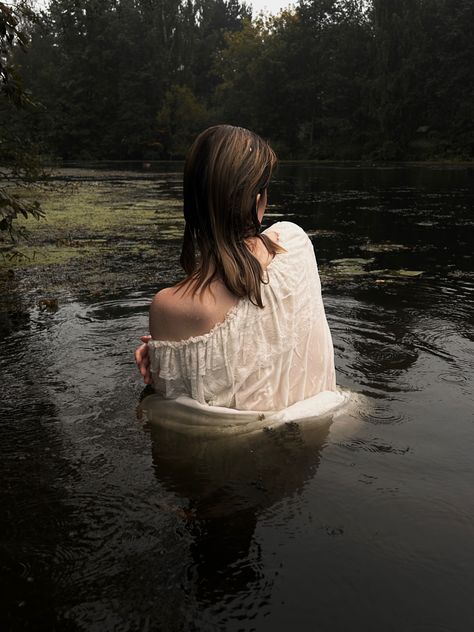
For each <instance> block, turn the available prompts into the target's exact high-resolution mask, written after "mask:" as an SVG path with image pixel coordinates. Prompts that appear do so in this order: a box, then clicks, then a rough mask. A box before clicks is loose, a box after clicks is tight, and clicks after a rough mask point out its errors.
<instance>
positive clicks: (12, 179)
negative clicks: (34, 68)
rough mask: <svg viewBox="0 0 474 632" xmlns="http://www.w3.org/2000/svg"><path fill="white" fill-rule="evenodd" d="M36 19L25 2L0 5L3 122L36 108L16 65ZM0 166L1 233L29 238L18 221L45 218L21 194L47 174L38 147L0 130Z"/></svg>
mask: <svg viewBox="0 0 474 632" xmlns="http://www.w3.org/2000/svg"><path fill="white" fill-rule="evenodd" d="M35 19H36V14H35V13H34V11H33V9H32V8H31V6H30V4H29V3H28V2H27V1H26V0H20V1H19V2H17V3H15V4H14V5H11V4H6V3H4V2H0V109H1V110H3V114H6V116H2V118H3V120H7V121H8V120H9V119H10V120H12V119H13V117H12V116H11V117H9V116H8V113H9V112H11V113H12V114H13V113H14V112H16V111H19V110H24V109H26V108H29V107H36V103H35V102H34V100H33V99H32V97H31V95H30V93H29V92H28V91H27V90H26V89H25V87H24V85H23V82H22V79H21V76H20V73H19V72H18V69H17V66H16V64H15V63H14V61H13V60H14V55H15V53H16V51H21V52H22V53H25V52H26V50H27V48H28V44H29V35H28V32H29V28H30V27H31V25H32V24H33V23H34V21H35ZM0 163H1V164H2V165H5V166H4V167H2V168H0V182H1V185H0V231H1V233H2V234H3V235H7V234H8V236H9V237H10V239H11V240H16V239H18V238H20V237H25V236H26V230H25V228H24V227H17V226H15V220H16V219H18V218H19V217H24V218H25V219H27V218H28V217H34V218H35V219H40V218H41V217H43V216H44V212H43V211H42V209H41V205H40V203H39V202H38V201H37V200H32V201H31V200H28V199H25V197H24V196H23V197H22V196H21V194H20V192H19V190H20V191H21V190H24V189H25V187H31V186H33V185H34V183H36V182H38V181H39V180H41V179H42V178H44V177H45V173H44V170H43V169H42V167H41V162H40V159H39V156H38V152H37V151H36V149H35V147H34V146H33V145H32V143H31V142H30V141H29V140H27V139H23V138H21V137H20V136H18V134H16V133H15V130H14V129H12V126H3V127H2V128H0ZM0 239H1V238H0ZM2 240H3V239H2Z"/></svg>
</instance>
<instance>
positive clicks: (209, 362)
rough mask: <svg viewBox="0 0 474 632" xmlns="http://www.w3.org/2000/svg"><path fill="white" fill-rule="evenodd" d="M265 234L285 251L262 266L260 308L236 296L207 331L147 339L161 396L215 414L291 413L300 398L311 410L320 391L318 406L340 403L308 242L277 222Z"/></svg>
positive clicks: (290, 225) (295, 230) (289, 226)
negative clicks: (274, 237)
mask: <svg viewBox="0 0 474 632" xmlns="http://www.w3.org/2000/svg"><path fill="white" fill-rule="evenodd" d="M269 231H275V232H277V233H278V235H279V244H280V245H281V246H283V248H284V249H285V252H282V253H278V254H276V255H275V257H274V258H273V260H272V261H271V262H270V264H269V265H268V267H267V269H266V273H265V274H266V282H265V283H264V284H263V285H262V300H263V305H264V308H263V309H261V308H259V307H257V306H255V305H253V304H252V303H251V302H250V301H249V300H248V299H247V298H244V299H241V300H239V302H238V303H237V304H236V305H235V306H234V307H233V308H232V309H231V310H230V311H229V312H228V313H227V315H226V317H225V319H224V320H223V322H221V323H218V324H217V325H215V327H213V329H212V330H211V331H209V332H208V333H205V334H203V335H200V336H196V337H192V338H188V339H186V340H181V341H178V342H176V341H166V340H151V341H150V342H149V343H148V347H149V355H150V360H151V371H152V374H153V380H154V385H155V390H156V392H157V393H158V394H160V396H161V397H162V398H165V399H167V400H169V399H174V400H177V401H179V402H181V404H183V403H184V405H186V402H187V403H188V404H190V406H191V408H194V409H200V410H206V409H209V407H211V408H214V411H215V412H218V411H219V416H220V417H222V416H223V415H224V416H225V412H226V411H227V412H228V413H229V414H231V415H232V413H239V412H240V413H243V412H244V411H262V412H267V413H269V412H275V411H280V412H281V411H284V410H285V409H290V410H291V409H292V408H293V409H295V405H296V409H297V410H299V409H300V408H301V403H302V402H303V408H304V410H306V414H308V413H311V411H313V412H314V414H317V412H318V411H317V400H318V397H317V396H318V395H319V394H323V393H324V394H325V395H324V396H323V397H322V398H321V397H319V400H320V401H322V400H324V401H325V402H326V404H325V405H326V408H327V406H328V401H329V402H330V403H331V402H332V403H333V404H337V403H340V401H341V400H340V398H341V395H340V393H339V392H338V391H337V389H336V380H335V370H334V352H333V345H332V339H331V334H330V331H329V327H328V324H327V320H326V315H325V312H324V306H323V301H322V296H321V283H320V279H319V274H318V268H317V264H316V258H315V255H314V249H313V245H312V243H311V241H310V239H309V238H308V236H307V235H306V233H305V232H304V231H303V230H302V229H301V228H300V227H299V226H297V225H296V224H294V223H292V222H277V223H276V224H274V225H273V226H271V227H270V228H268V229H267V231H266V232H269ZM329 407H330V405H329ZM300 412H301V411H300ZM235 416H236V415H234V417H235ZM290 416H291V415H290ZM237 417H238V414H237Z"/></svg>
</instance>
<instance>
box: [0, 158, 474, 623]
mask: <svg viewBox="0 0 474 632" xmlns="http://www.w3.org/2000/svg"><path fill="white" fill-rule="evenodd" d="M58 181H60V182H65V181H67V182H68V183H69V184H71V183H72V186H73V191H72V193H71V194H68V195H61V193H57V195H56V197H54V194H52V196H51V197H50V198H49V201H48V204H49V205H50V211H49V217H50V220H49V224H48V225H47V228H45V226H46V225H44V226H41V227H38V230H39V231H40V232H38V233H35V240H36V241H35V243H36V244H37V248H38V253H39V254H38V261H39V262H40V261H41V256H42V255H41V252H42V251H41V248H58V247H59V246H58V244H59V243H60V240H63V242H64V240H66V241H67V240H69V242H67V244H66V246H67V247H68V248H71V249H74V255H76V254H77V256H74V257H72V258H70V259H69V258H67V257H66V258H65V260H64V261H61V262H57V263H56V264H53V265H50V266H46V267H45V266H40V265H39V264H38V265H36V266H35V265H33V266H31V265H30V266H29V267H23V268H19V269H18V270H16V269H15V271H14V274H13V275H12V274H10V276H7V277H6V278H7V280H6V281H5V280H4V282H3V288H4V301H3V311H2V317H1V325H2V329H1V331H2V337H1V339H0V348H1V352H0V367H1V380H2V413H1V415H2V417H1V425H0V434H1V452H2V458H1V460H0V475H1V481H2V496H1V506H0V528H1V533H2V537H1V547H0V556H1V557H0V559H1V570H0V578H1V580H0V581H1V595H2V596H1V600H2V620H3V623H4V624H5V625H6V629H11V630H48V631H49V630H65V631H66V630H67V631H70V630H72V631H76V630H78V631H79V630H80V631H83V630H84V631H95V630H97V631H101V632H103V631H109V630H110V631H112V630H114V631H128V630H137V631H138V630H140V631H144V630H163V631H168V630H169V631H173V632H174V631H175V630H176V631H178V630H183V631H184V630H186V631H187V630H226V631H227V630H230V631H233V630H235V631H237V630H246V631H247V630H257V631H266V630H269V631H270V630H271V631H272V632H274V631H275V630H277V631H279V630H281V631H286V630H289V629H292V630H293V629H297V630H311V631H313V630H318V631H319V632H326V631H327V632H338V631H341V632H342V631H344V632H345V631H346V630H349V629H356V630H359V629H360V630H364V631H365V632H370V631H372V630H373V631H374V632H375V631H377V632H379V631H380V630H383V631H384V632H391V631H394V632H399V631H400V630H403V631H404V632H433V631H434V632H437V631H442V632H445V631H450V632H467V631H468V630H471V629H473V625H474V614H473V609H472V605H471V593H472V586H473V580H474V566H473V563H472V562H473V560H474V527H473V510H474V503H473V494H472V489H473V482H474V477H473V474H474V465H473V458H472V445H473V444H474V417H473V410H474V407H473V403H474V402H473V380H472V375H473V368H474V353H473V352H474V330H473V313H474V300H473V297H474V294H473V290H474V274H473V272H474V268H473V253H472V243H473V232H474V231H473V226H474V213H473V201H474V183H473V182H474V180H473V168H472V167H469V166H419V167H414V166H407V165H395V164H394V165H385V166H372V167H369V166H364V165H354V164H340V165H327V166H320V165H319V166H318V165H312V164H294V165H291V164H287V165H283V166H281V167H280V170H279V172H278V174H277V176H276V178H275V182H274V184H273V186H272V188H271V190H270V207H269V209H268V213H267V216H266V220H265V221H266V226H268V225H270V224H271V223H272V222H274V221H278V220H281V219H287V220H290V221H294V222H297V223H298V224H300V225H301V226H302V227H303V228H304V229H305V230H306V231H307V232H308V234H309V235H310V237H311V239H312V241H313V244H314V247H315V252H316V256H317V259H318V264H319V267H320V271H321V277H322V283H323V290H324V301H325V305H326V312H327V316H328V320H329V325H330V328H331V331H332V334H333V339H334V345H335V353H336V368H337V375H338V382H339V384H340V385H341V386H342V387H345V388H348V389H351V390H352V391H354V392H356V393H358V394H360V396H361V401H363V402H364V404H363V405H362V404H361V405H360V406H359V407H358V408H356V409H354V408H352V409H350V410H348V411H347V412H346V413H345V414H344V415H342V416H341V418H340V419H338V420H337V421H335V422H334V423H332V424H331V422H330V421H325V422H324V423H320V424H305V425H303V426H299V425H297V424H291V425H289V426H285V427H283V428H280V429H278V430H271V431H270V430H269V431H263V432H261V433H258V434H256V435H252V436H245V437H240V438H236V437H222V438H219V439H215V440H210V439H199V438H196V437H193V438H192V439H189V438H187V437H186V436H182V435H176V434H174V433H172V432H170V431H165V430H163V429H161V428H160V427H151V426H150V425H149V424H147V422H146V421H145V420H143V419H141V418H140V415H137V405H138V402H139V400H140V397H141V395H142V386H141V384H140V381H139V379H138V375H137V374H136V370H135V367H134V363H133V358H132V350H133V349H134V346H135V344H136V342H137V339H138V336H139V335H140V334H141V333H144V332H145V331H146V328H147V307H148V304H149V301H150V298H151V295H152V294H153V292H155V291H156V290H157V289H159V288H161V287H163V286H164V285H166V284H169V283H172V282H173V281H175V280H177V279H178V278H179V267H178V263H177V258H178V254H179V236H180V231H181V229H182V220H181V218H180V207H179V196H180V194H181V174H180V167H179V165H178V166H176V165H161V166H159V167H157V168H154V169H152V170H150V171H146V172H142V171H140V170H138V169H128V170H118V169H117V168H116V166H114V168H113V169H109V170H103V169H101V170H99V169H79V168H74V169H69V170H67V169H65V170H62V171H61V172H60V173H59V174H58ZM47 210H48V208H47ZM55 213H56V214H57V215H55ZM61 213H62V215H61ZM94 213H95V215H94ZM101 213H102V214H101ZM89 215H91V216H93V217H95V220H94V221H92V220H90V221H89V223H88V220H87V217H88V216H89ZM55 217H56V218H57V219H58V221H56V220H55ZM68 217H69V218H70V220H71V222H72V228H71V226H70V225H69V227H68V228H67V229H65V228H64V226H65V224H64V222H65V218H68ZM101 217H102V218H105V219H103V220H100V221H99V219H100V218H101ZM74 218H75V219H74ZM79 219H80V221H79ZM59 220H61V221H59ZM74 221H75V222H76V223H75V224H74ZM61 226H62V228H61ZM41 231H43V232H41ZM64 233H66V235H64ZM68 244H69V245H68ZM91 244H92V245H91ZM63 245H64V243H63ZM86 249H87V250H86ZM85 253H87V254H85ZM33 264H34V262H33ZM44 297H50V298H51V297H56V298H58V305H57V309H56V307H55V306H54V305H53V306H51V308H49V307H48V305H45V304H38V300H41V299H42V298H44Z"/></svg>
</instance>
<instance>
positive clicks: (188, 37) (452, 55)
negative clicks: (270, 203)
mask: <svg viewBox="0 0 474 632" xmlns="http://www.w3.org/2000/svg"><path fill="white" fill-rule="evenodd" d="M473 25H474V2H472V0H371V1H369V2H366V1H361V0H300V1H299V3H298V4H297V5H296V7H295V9H294V10H292V11H283V12H281V13H280V14H279V15H277V16H271V17H266V18H262V17H258V16H257V17H253V19H252V14H251V8H250V7H249V6H248V5H245V4H243V3H240V2H239V0H193V1H191V0H52V1H51V2H50V3H49V5H48V7H47V8H46V9H45V10H43V11H42V12H41V13H40V15H38V16H37V19H36V20H30V21H29V22H28V25H27V29H28V36H29V38H30V39H31V41H30V44H29V49H28V52H27V53H26V54H25V52H24V51H23V50H21V48H22V47H21V46H20V45H19V44H20V43H19V42H17V43H16V44H17V45H16V46H14V49H15V50H14V52H13V57H12V64H13V66H14V67H15V69H17V72H18V74H19V75H20V76H21V77H22V78H23V81H24V85H25V88H26V89H27V90H28V91H29V93H30V94H31V95H32V98H33V99H34V101H35V102H36V103H37V104H38V106H37V107H33V108H31V107H29V108H26V109H25V108H20V109H18V108H12V106H11V104H10V105H9V107H2V108H1V110H0V125H1V126H2V128H7V127H8V128H9V129H10V132H11V130H12V129H13V130H15V133H16V136H18V137H20V136H21V137H22V138H23V139H24V142H25V143H30V144H33V145H34V146H36V147H40V148H41V152H42V154H43V155H45V156H50V157H52V158H60V159H65V160H77V159H79V160H81V159H85V160H89V159H118V160H133V159H135V160H150V159H168V158H181V157H183V155H184V154H185V151H186V147H187V146H188V145H189V143H190V141H191V140H192V138H193V137H194V136H195V134H196V133H197V132H198V131H199V130H201V129H202V128H204V127H205V126H207V125H209V124H212V123H217V122H229V123H233V124H238V125H242V126H246V127H250V128H252V129H254V130H256V131H257V132H259V133H261V134H262V135H264V136H265V137H267V138H269V139H270V141H271V142H272V143H273V144H274V145H275V147H276V149H277V151H278V153H279V154H280V157H281V158H287V159H295V158H300V159H308V158H310V159H364V158H370V159H382V160H384V159H395V160H397V159H409V160H417V159H456V160H458V159H467V160H469V159H472V157H473V153H474V38H472V28H473ZM14 44H15V43H14ZM2 97H3V100H5V98H4V95H2ZM6 159H8V155H6V154H5V152H3V155H2V156H0V160H3V161H5V160H6Z"/></svg>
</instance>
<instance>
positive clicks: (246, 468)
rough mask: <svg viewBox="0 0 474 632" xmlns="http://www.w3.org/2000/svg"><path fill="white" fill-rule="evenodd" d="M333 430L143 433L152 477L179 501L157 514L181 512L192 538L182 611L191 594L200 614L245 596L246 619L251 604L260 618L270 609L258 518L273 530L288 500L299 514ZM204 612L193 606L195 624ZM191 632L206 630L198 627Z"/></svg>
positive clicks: (269, 572)
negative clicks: (205, 607)
mask: <svg viewBox="0 0 474 632" xmlns="http://www.w3.org/2000/svg"><path fill="white" fill-rule="evenodd" d="M330 422H331V417H327V418H325V420H324V421H322V420H321V421H320V422H319V423H317V424H314V423H312V422H311V421H308V422H303V423H300V424H296V423H294V424H284V425H282V426H280V427H278V428H276V429H273V430H268V431H263V432H258V433H248V434H244V435H239V436H234V435H232V436H226V435H222V434H220V435H213V437H212V438H211V439H209V438H208V437H205V438H203V437H200V436H193V438H192V440H190V438H189V436H188V435H186V434H184V435H183V434H180V433H176V432H174V431H170V430H168V429H167V428H166V427H163V426H162V425H161V424H151V425H150V426H149V427H148V428H149V430H150V431H151V439H152V453H153V463H154V471H155V475H156V477H157V478H158V480H159V481H160V483H161V485H162V486H163V488H164V490H166V492H168V493H170V494H173V496H172V498H174V500H175V502H176V499H180V502H179V504H178V505H177V506H176V507H173V506H166V504H164V505H163V506H162V507H161V509H162V510H164V511H168V512H176V513H177V515H178V517H179V516H180V515H181V514H182V513H183V509H184V511H185V516H183V517H184V522H183V524H184V525H185V527H186V531H187V533H188V534H189V535H190V536H191V541H190V553H191V556H192V564H191V565H190V568H192V571H193V572H189V570H188V571H187V572H185V573H183V574H184V575H185V577H186V580H185V582H186V584H185V589H186V590H185V592H186V603H187V605H186V608H189V607H190V606H189V595H190V594H193V595H194V597H195V598H196V600H197V602H198V604H200V605H201V606H202V605H206V604H209V603H219V604H225V603H227V605H228V604H229V601H230V600H231V597H232V596H233V595H238V594H240V595H246V594H247V595H248V599H245V600H244V601H245V608H246V615H247V616H248V611H247V609H248V608H249V607H250V604H251V603H255V604H259V605H258V609H259V611H260V609H261V601H262V600H267V603H268V600H269V597H270V594H271V591H272V586H273V582H274V581H275V577H276V575H277V574H278V571H276V569H275V567H274V566H273V565H272V564H271V563H270V564H269V565H267V564H266V562H265V560H264V559H263V557H262V551H261V549H260V547H259V546H258V542H257V543H256V541H255V539H254V533H255V528H256V526H257V523H258V521H259V518H260V517H261V516H262V515H265V521H266V523H267V524H270V525H271V524H272V523H273V518H272V516H274V519H275V520H276V521H277V522H278V521H279V520H281V519H282V515H284V514H285V511H283V514H282V511H281V507H282V505H281V502H282V501H284V500H285V499H293V500H292V501H291V502H290V503H289V505H285V503H283V506H285V507H286V510H289V511H290V512H291V513H295V514H298V513H299V512H300V511H301V510H302V508H303V507H304V505H305V499H304V494H302V490H303V489H304V487H305V485H306V484H307V483H308V481H310V480H312V479H314V477H315V476H316V472H317V469H318V466H319V460H320V452H321V449H322V447H323V446H324V444H325V443H326V441H327V439H328V434H329V427H330ZM313 493H314V488H313ZM272 508H273V509H272ZM303 513H304V512H303ZM300 524H301V523H300ZM174 528H175V527H174ZM170 561H171V560H170ZM173 572H174V573H175V572H176V571H175V569H174V570H173ZM249 600H250V604H249ZM176 606H177V604H176ZM176 606H175V607H176ZM178 609H179V608H176V610H178ZM165 610H166V608H165ZM201 610H202V607H197V606H196V611H195V613H194V614H195V615H196V616H199V614H200V613H201ZM224 612H225V613H226V614H229V611H227V610H225V608H224ZM175 629H178V628H175ZM185 629H190V628H185ZM193 629H194V628H193ZM195 629H204V627H200V625H199V620H197V621H196V628H195ZM205 629H211V627H209V628H208V627H206V628H205ZM212 629H214V628H212ZM215 629H221V627H220V626H217V625H216V627H215ZM222 629H225V627H223V628H222Z"/></svg>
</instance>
